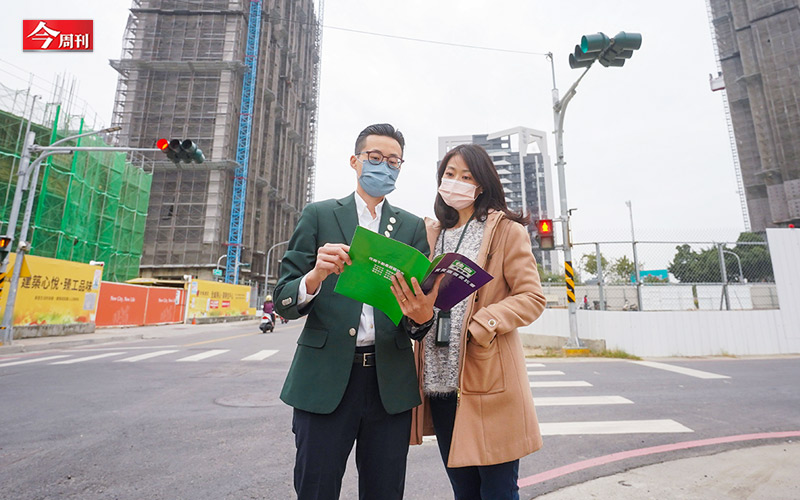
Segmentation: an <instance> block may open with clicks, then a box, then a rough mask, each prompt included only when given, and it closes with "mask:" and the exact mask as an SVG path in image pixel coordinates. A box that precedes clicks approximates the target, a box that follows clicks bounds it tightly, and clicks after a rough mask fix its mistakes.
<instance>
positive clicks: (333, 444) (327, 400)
mask: <svg viewBox="0 0 800 500" xmlns="http://www.w3.org/2000/svg"><path fill="white" fill-rule="evenodd" d="M404 145H405V141H404V139H403V135H402V134H401V133H400V131H399V130H396V129H395V128H394V127H392V126H391V125H389V124H377V125H371V126H369V127H367V128H366V129H364V130H363V131H362V132H361V133H360V134H359V136H358V138H357V139H356V147H355V152H354V155H353V156H351V157H350V167H351V168H352V169H353V170H354V171H355V172H356V175H357V179H358V183H357V187H356V192H355V193H352V194H350V195H348V196H346V197H344V198H342V199H339V200H326V201H321V202H317V203H312V204H310V205H308V206H307V207H306V208H305V209H304V210H303V214H302V215H301V217H300V220H299V221H298V223H297V227H296V228H295V231H294V234H293V235H292V238H291V240H290V241H289V248H288V250H287V251H286V254H285V255H284V257H283V260H282V261H281V277H280V279H279V280H278V284H277V286H276V288H275V294H274V295H275V306H276V310H277V311H278V313H279V314H280V315H281V316H283V317H285V318H287V319H296V318H299V317H301V316H304V315H307V316H308V317H307V319H306V323H305V326H304V327H303V331H302V332H301V334H300V337H299V338H298V339H297V350H296V351H295V355H294V360H293V361H292V366H291V368H290V369H289V373H288V375H287V377H286V382H285V383H284V386H283V390H282V392H281V399H282V400H283V401H284V402H285V403H286V404H288V405H290V406H292V407H294V415H293V420H292V431H293V432H294V434H295V445H296V447H297V455H296V459H295V468H294V486H295V491H296V492H297V496H298V500H309V499H317V500H318V499H325V500H327V499H331V500H332V499H337V498H339V492H340V490H341V483H342V476H343V475H344V472H345V468H346V465H347V457H348V456H349V454H350V450H351V449H352V448H353V443H354V442H357V444H356V464H357V467H358V471H359V497H360V498H361V499H362V500H364V499H366V500H393V499H397V500H400V499H401V498H402V497H403V489H404V486H405V470H406V457H407V455H408V444H409V437H410V430H411V408H413V407H415V406H417V405H419V404H420V397H419V385H418V382H417V375H416V368H415V365H414V357H413V353H412V349H411V339H412V338H415V339H419V338H422V337H423V336H424V335H425V333H426V332H427V331H428V329H429V328H430V326H431V324H432V323H433V302H434V300H435V298H436V293H437V292H438V286H437V287H435V288H434V290H432V291H431V292H430V294H429V295H427V296H426V295H425V294H423V293H422V291H421V290H420V288H419V283H417V281H416V279H412V284H411V287H409V286H408V284H407V283H406V282H405V280H403V279H399V277H393V278H392V284H391V288H392V291H393V293H394V294H395V296H396V297H397V299H398V303H399V304H400V307H401V309H402V310H403V313H404V315H405V316H404V317H403V320H402V321H401V323H400V325H399V326H395V325H394V323H392V321H391V320H390V319H389V318H388V317H387V316H386V315H385V314H384V313H382V312H381V311H379V310H377V309H373V308H372V307H371V306H369V305H366V304H363V303H361V302H357V301H355V300H353V299H350V298H348V297H345V296H343V295H339V294H337V293H334V291H333V289H334V287H335V286H336V281H337V278H338V275H339V273H341V272H342V270H343V269H344V267H345V266H346V265H348V264H350V263H351V262H350V258H349V256H348V255H347V252H348V251H349V249H350V247H349V244H350V242H351V240H352V237H353V233H354V232H355V229H356V227H357V226H359V225H360V226H364V227H366V228H367V229H370V230H372V231H376V232H379V233H380V234H383V235H385V236H387V237H390V238H393V239H396V240H399V241H402V242H404V243H406V244H408V245H411V246H413V247H415V248H417V249H418V250H420V251H421V252H423V253H424V254H425V255H428V253H429V248H428V243H427V239H426V232H425V224H424V222H423V221H422V220H421V219H420V218H418V217H416V216H414V215H412V214H410V213H408V212H406V211H404V210H401V209H399V208H395V207H393V206H391V205H389V203H388V202H387V201H386V200H385V196H386V195H387V194H388V193H390V192H391V191H393V190H394V183H395V181H396V179H397V176H398V175H399V173H400V170H401V166H402V163H403V159H402V158H403V147H404ZM387 286H390V285H389V283H388V282H387Z"/></svg>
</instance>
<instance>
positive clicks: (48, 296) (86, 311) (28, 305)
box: [0, 253, 103, 326]
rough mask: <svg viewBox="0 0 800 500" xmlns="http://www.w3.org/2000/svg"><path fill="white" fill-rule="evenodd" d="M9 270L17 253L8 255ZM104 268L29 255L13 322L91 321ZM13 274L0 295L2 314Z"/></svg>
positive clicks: (36, 323) (0, 313) (7, 276)
mask: <svg viewBox="0 0 800 500" xmlns="http://www.w3.org/2000/svg"><path fill="white" fill-rule="evenodd" d="M8 257H9V262H8V269H9V270H11V269H13V268H14V261H15V259H16V254H13V253H12V254H9V256H8ZM102 278H103V267H102V266H92V265H89V264H82V263H80V262H69V261H65V260H58V259H49V258H47V257H37V256H35V255H26V256H25V262H24V264H23V272H22V273H21V276H20V279H19V286H18V288H17V300H16V303H15V304H14V325H15V326H18V325H66V324H70V323H91V322H93V321H94V320H95V313H96V311H97V295H98V292H99V291H100V280H101V279H102ZM10 281H11V273H10V272H9V273H8V274H7V275H6V277H5V286H4V287H3V292H2V295H0V316H2V314H3V312H4V311H5V307H6V299H7V297H8V286H9V283H10Z"/></svg>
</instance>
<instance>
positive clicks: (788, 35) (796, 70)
mask: <svg viewBox="0 0 800 500" xmlns="http://www.w3.org/2000/svg"><path fill="white" fill-rule="evenodd" d="M709 6H710V9H711V10H710V16H711V21H712V24H713V27H714V33H715V38H716V42H717V48H718V57H719V62H720V65H721V68H722V76H723V79H724V83H725V91H726V93H727V97H728V102H729V106H730V115H731V121H732V124H733V132H734V135H735V138H736V148H737V151H738V155H739V163H740V168H741V180H742V184H743V187H744V192H745V198H746V202H747V211H748V214H749V219H750V225H751V228H752V230H754V231H763V230H764V229H765V228H768V227H776V226H785V225H787V224H789V223H795V224H797V223H800V94H799V93H798V89H800V1H799V0H709Z"/></svg>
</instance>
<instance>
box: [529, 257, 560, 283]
mask: <svg viewBox="0 0 800 500" xmlns="http://www.w3.org/2000/svg"><path fill="white" fill-rule="evenodd" d="M536 268H537V269H538V270H539V280H540V281H541V282H542V283H564V277H563V276H561V275H560V274H556V273H551V272H550V271H548V270H546V269H545V268H543V267H542V265H541V264H539V263H538V262H537V263H536Z"/></svg>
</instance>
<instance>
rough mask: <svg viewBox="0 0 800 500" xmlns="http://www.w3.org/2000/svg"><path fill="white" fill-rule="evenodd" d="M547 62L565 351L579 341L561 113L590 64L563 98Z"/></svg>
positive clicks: (551, 63) (562, 113) (562, 116)
mask: <svg viewBox="0 0 800 500" xmlns="http://www.w3.org/2000/svg"><path fill="white" fill-rule="evenodd" d="M547 57H548V58H549V59H550V67H551V69H552V72H553V122H554V123H555V134H554V135H555V140H556V169H557V170H558V195H559V198H561V219H560V220H561V229H562V235H563V239H564V277H565V279H566V282H567V307H568V309H569V340H568V341H567V345H566V347H567V348H575V349H577V348H581V347H583V345H582V344H581V339H580V338H579V337H578V305H577V303H576V302H575V272H574V271H573V268H572V240H571V239H570V237H569V206H568V205H567V185H566V182H567V181H566V175H565V174H564V165H566V162H565V161H564V113H565V112H566V110H567V104H569V101H570V100H572V98H573V97H574V96H575V93H576V92H575V88H576V87H577V86H578V84H579V83H580V82H581V80H582V79H583V77H584V76H585V75H586V72H588V71H589V68H591V67H592V66H591V64H590V65H589V66H587V67H586V70H584V72H583V73H582V74H581V76H580V77H579V78H578V79H577V80H576V81H575V83H573V84H572V86H571V87H570V88H569V90H567V92H566V94H564V98H563V99H559V97H558V87H556V68H555V63H554V62H553V53H552V52H550V53H548V54H547Z"/></svg>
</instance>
